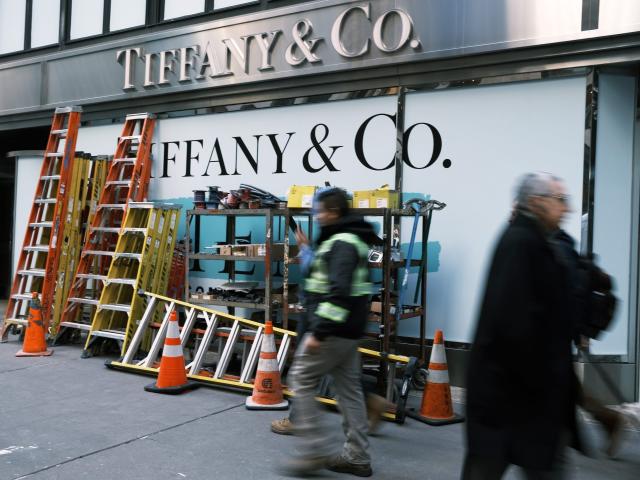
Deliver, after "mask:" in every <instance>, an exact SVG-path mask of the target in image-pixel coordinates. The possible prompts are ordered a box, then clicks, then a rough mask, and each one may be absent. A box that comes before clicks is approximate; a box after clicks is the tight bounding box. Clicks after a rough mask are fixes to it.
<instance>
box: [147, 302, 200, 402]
mask: <svg viewBox="0 0 640 480" xmlns="http://www.w3.org/2000/svg"><path fill="white" fill-rule="evenodd" d="M197 386H198V384H197V383H194V382H188V381H187V370H186V368H185V364H184V355H183V353H182V344H181V343H180V328H179V327H178V314H177V313H176V311H175V310H173V311H172V312H171V314H170V315H169V325H168V326H167V336H166V337H165V339H164V348H163V349H162V359H161V360H160V372H159V373H158V380H156V383H152V384H150V385H147V386H146V387H144V389H145V390H146V391H147V392H154V393H168V394H174V395H175V394H177V393H182V392H185V391H186V390H191V389H193V388H196V387H197Z"/></svg>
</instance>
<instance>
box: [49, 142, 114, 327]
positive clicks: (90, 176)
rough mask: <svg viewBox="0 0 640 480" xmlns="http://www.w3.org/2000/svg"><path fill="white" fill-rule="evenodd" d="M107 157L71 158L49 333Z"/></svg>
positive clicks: (61, 305) (66, 289)
mask: <svg viewBox="0 0 640 480" xmlns="http://www.w3.org/2000/svg"><path fill="white" fill-rule="evenodd" d="M108 160H109V157H107V156H97V157H92V156H91V155H90V154H80V153H79V156H78V157H77V158H76V159H75V161H74V168H73V175H72V184H71V190H70V192H69V195H70V197H69V203H68V207H67V218H66V223H67V227H66V228H65V231H64V238H63V243H62V249H61V251H60V263H59V266H58V276H57V279H56V291H55V295H54V302H53V311H52V314H51V322H50V324H49V332H50V333H51V334H52V335H54V336H55V335H56V334H57V333H58V328H59V325H60V319H61V316H62V309H63V308H64V305H65V303H66V301H67V295H68V293H69V289H70V288H71V281H72V280H73V273H74V272H75V271H76V267H77V265H78V259H79V258H80V252H81V251H82V245H83V244H84V242H83V238H84V233H85V231H86V225H87V224H90V219H89V220H88V217H90V215H91V209H92V208H93V211H94V212H95V204H96V203H97V201H98V196H99V194H100V191H101V190H102V187H103V186H104V182H105V179H106V172H107V167H108Z"/></svg>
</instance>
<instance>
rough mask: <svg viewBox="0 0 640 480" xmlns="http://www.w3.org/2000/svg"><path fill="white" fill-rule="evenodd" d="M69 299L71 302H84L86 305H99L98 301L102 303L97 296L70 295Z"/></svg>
mask: <svg viewBox="0 0 640 480" xmlns="http://www.w3.org/2000/svg"><path fill="white" fill-rule="evenodd" d="M69 301H70V302H74V303H84V304H86V305H96V306H97V305H98V303H100V302H99V301H98V300H96V299H95V298H88V297H82V298H80V297H69Z"/></svg>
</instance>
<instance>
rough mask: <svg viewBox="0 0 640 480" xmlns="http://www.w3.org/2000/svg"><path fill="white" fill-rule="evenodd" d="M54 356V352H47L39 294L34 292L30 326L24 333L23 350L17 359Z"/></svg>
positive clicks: (30, 308)
mask: <svg viewBox="0 0 640 480" xmlns="http://www.w3.org/2000/svg"><path fill="white" fill-rule="evenodd" d="M52 354H53V350H47V341H46V340H45V329H44V321H43V320H42V308H41V306H40V300H38V294H37V293H36V292H33V293H32V294H31V301H30V302H29V324H28V325H27V330H26V331H25V333H24V342H23V343H22V350H20V351H19V352H18V353H16V357H48V356H49V355H52Z"/></svg>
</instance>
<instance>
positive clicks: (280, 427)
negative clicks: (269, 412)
mask: <svg viewBox="0 0 640 480" xmlns="http://www.w3.org/2000/svg"><path fill="white" fill-rule="evenodd" d="M271 431H272V432H273V433H277V434H278V435H293V423H291V420H289V417H287V418H281V419H280V420H274V421H273V422H271Z"/></svg>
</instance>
